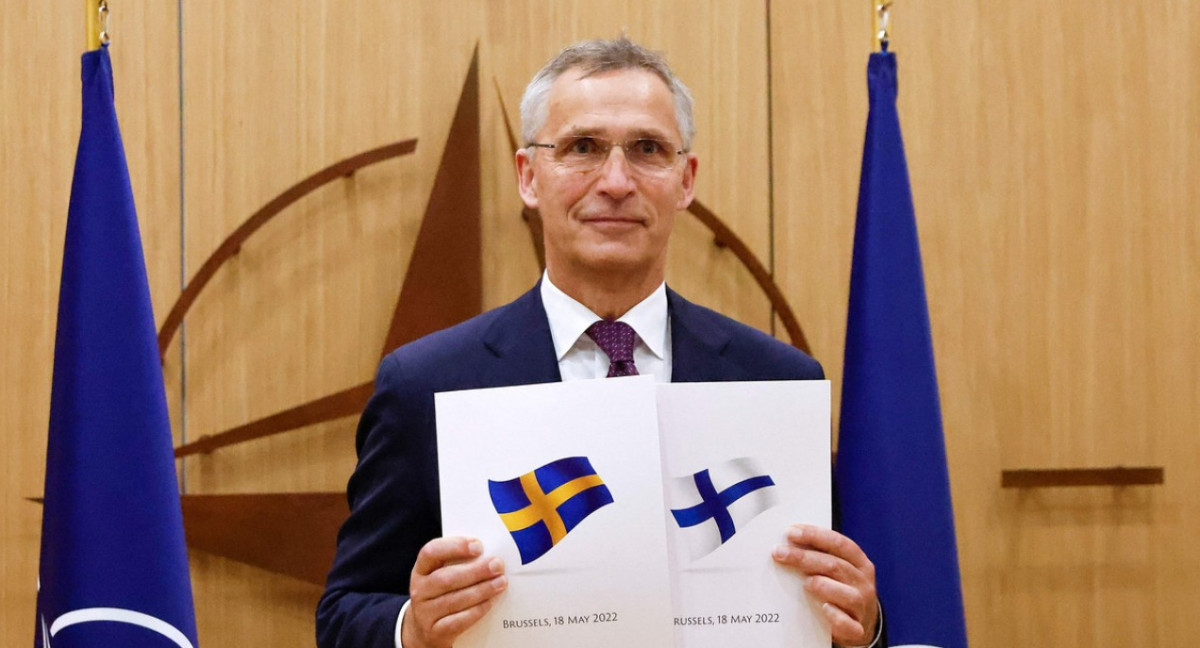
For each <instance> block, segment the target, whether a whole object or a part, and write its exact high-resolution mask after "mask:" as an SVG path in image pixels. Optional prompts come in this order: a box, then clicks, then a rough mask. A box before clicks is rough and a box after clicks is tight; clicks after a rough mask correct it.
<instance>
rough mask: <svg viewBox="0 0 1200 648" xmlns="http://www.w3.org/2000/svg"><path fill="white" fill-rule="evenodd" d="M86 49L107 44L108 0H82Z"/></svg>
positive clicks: (89, 49) (98, 47)
mask: <svg viewBox="0 0 1200 648" xmlns="http://www.w3.org/2000/svg"><path fill="white" fill-rule="evenodd" d="M83 4H84V11H83V16H84V19H83V26H84V30H85V37H86V40H85V43H86V46H87V51H89V52H90V51H92V50H95V49H100V46H101V45H106V44H108V0H83Z"/></svg>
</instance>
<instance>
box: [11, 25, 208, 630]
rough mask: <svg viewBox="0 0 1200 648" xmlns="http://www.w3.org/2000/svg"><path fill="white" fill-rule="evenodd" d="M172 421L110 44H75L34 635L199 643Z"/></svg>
mask: <svg viewBox="0 0 1200 648" xmlns="http://www.w3.org/2000/svg"><path fill="white" fill-rule="evenodd" d="M171 446H172V440H171V428H170V422H169V418H168V415H167V406H166V397H165V394H164V389H163V377H162V368H161V366H160V365H159V358H158V348H157V345H156V343H155V336H154V314H153V312H152V311H151V308H150V291H149V286H148V284H147V281H146V266H145V261H144V260H143V258H142V243H141V237H140V236H139V234H138V225H137V215H136V213H135V212H134V208H133V193H132V190H131V189H130V185H129V170H128V168H127V167H126V165H125V154H124V150H123V148H122V144H121V134H120V132H119V130H118V127H117V116H116V111H115V109H114V105H113V85H112V67H111V64H110V61H109V56H108V51H107V50H106V49H103V48H102V49H99V50H96V51H92V52H88V53H86V54H84V55H83V126H82V132H81V134H80V137H79V151H78V153H77V154H76V158H75V179H74V185H73V186H72V189H71V203H70V213H69V215H68V217H67V236H66V245H65V249H64V252H63V270H62V285H61V288H60V293H59V303H58V332H57V337H56V339H55V346H54V384H53V390H52V392H51V399H50V435H49V442H48V444H47V451H46V490H45V509H44V512H43V518H42V549H41V551H42V555H41V565H40V566H39V579H38V581H39V582H38V588H39V591H38V603H37V621H36V631H35V643H34V645H35V646H42V647H43V648H51V646H53V647H54V648H71V647H73V646H89V647H91V646H126V647H129V646H132V647H134V648H165V647H170V646H180V647H182V648H191V647H192V646H195V645H196V621H195V613H194V611H193V608H192V589H191V581H190V580H189V577H188V561H187V549H186V547H185V545H184V536H183V519H182V516H181V514H180V508H179V490H178V486H177V484H176V478H175V460H174V458H173V456H172V447H171Z"/></svg>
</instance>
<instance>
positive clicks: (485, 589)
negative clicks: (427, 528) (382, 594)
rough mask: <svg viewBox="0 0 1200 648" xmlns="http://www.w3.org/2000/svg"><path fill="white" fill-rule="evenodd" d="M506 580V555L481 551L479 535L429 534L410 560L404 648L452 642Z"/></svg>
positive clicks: (446, 647) (443, 646)
mask: <svg viewBox="0 0 1200 648" xmlns="http://www.w3.org/2000/svg"><path fill="white" fill-rule="evenodd" d="M507 586H508V578H507V577H506V576H505V575H504V561H502V560H500V559H499V558H488V557H485V556H483V545H482V544H481V543H480V542H479V541H478V540H474V539H471V538H435V539H433V540H430V541H429V542H427V543H425V546H424V547H421V552H420V553H419V554H417V564H415V565H413V570H412V577H411V580H410V581H409V586H408V591H409V593H410V594H411V601H410V603H409V605H408V611H407V612H405V613H404V620H403V621H402V622H401V627H400V640H401V642H402V643H403V644H404V646H405V648H450V646H452V645H453V644H454V640H455V639H457V638H458V635H460V634H462V633H463V632H464V631H466V629H467V628H470V627H471V626H472V625H474V624H475V622H476V621H478V620H479V619H480V618H482V617H483V615H485V614H487V612H488V610H490V609H492V602H493V597H495V596H496V595H497V594H499V593H500V592H503V591H504V589H505V588H506V587H507Z"/></svg>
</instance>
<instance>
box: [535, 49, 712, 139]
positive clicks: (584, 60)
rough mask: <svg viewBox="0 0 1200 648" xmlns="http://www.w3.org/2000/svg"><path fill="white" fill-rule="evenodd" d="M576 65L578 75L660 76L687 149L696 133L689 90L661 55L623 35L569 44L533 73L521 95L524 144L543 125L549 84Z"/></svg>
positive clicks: (546, 115)
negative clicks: (618, 72)
mask: <svg viewBox="0 0 1200 648" xmlns="http://www.w3.org/2000/svg"><path fill="white" fill-rule="evenodd" d="M576 68H577V69H579V70H580V71H581V72H582V74H581V77H589V76H591V75H593V74H600V73H602V72H610V71H614V70H630V69H633V70H645V71H647V72H650V73H652V74H654V75H655V76H657V77H658V78H660V79H662V81H663V83H665V84H667V88H669V89H670V90H671V95H672V96H673V97H674V99H675V121H676V122H677V125H678V126H679V134H680V135H681V136H682V137H683V149H684V150H685V151H687V150H691V148H692V139H693V138H694V137H695V136H696V122H695V120H694V119H693V117H692V93H691V91H690V90H688V89H687V86H685V85H683V82H682V81H680V80H679V77H677V76H675V73H674V72H672V71H671V67H670V66H669V65H667V60H666V59H665V58H663V56H662V55H661V54H659V53H658V52H654V51H651V50H648V49H646V48H645V47H642V46H641V45H638V44H637V43H635V42H633V41H631V40H629V39H628V38H626V37H625V36H622V37H621V38H618V39H616V40H587V41H581V42H579V43H575V44H574V45H569V46H567V47H565V48H563V50H562V51H561V52H559V53H558V55H556V56H555V57H554V58H552V59H550V62H549V63H547V64H546V65H545V67H543V68H542V69H541V70H539V71H538V73H537V74H536V75H534V77H533V80H532V81H530V82H529V85H528V86H526V87H525V94H524V95H523V96H522V97H521V137H522V138H524V140H525V142H526V143H529V142H532V141H534V139H535V138H536V137H537V134H538V131H540V130H542V127H543V126H545V125H546V119H547V118H548V114H547V113H548V111H549V108H548V107H547V102H548V100H549V96H550V87H551V86H553V85H554V82H555V81H557V80H558V77H560V76H562V74H563V73H564V72H566V71H567V70H572V69H576Z"/></svg>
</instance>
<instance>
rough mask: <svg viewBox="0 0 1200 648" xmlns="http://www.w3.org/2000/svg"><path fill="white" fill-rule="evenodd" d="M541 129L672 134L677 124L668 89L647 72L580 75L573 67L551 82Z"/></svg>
mask: <svg viewBox="0 0 1200 648" xmlns="http://www.w3.org/2000/svg"><path fill="white" fill-rule="evenodd" d="M543 132H544V133H547V134H549V135H552V136H558V135H566V134H570V133H576V132H578V133H591V134H607V135H612V136H626V135H658V136H660V137H668V138H671V139H677V138H678V137H679V126H678V124H677V123H676V119H675V100H674V97H673V96H672V95H671V90H670V88H668V87H667V84H666V83H664V82H663V80H662V79H660V78H659V77H658V75H656V74H654V73H653V72H649V71H646V70H640V69H627V70H612V71H608V72H600V73H597V74H592V75H589V76H586V77H585V76H583V75H582V73H581V71H580V70H579V69H577V68H576V69H571V70H567V71H566V72H564V73H563V74H562V75H560V76H559V77H558V79H556V80H555V81H554V85H553V86H551V88H550V95H549V98H548V101H547V113H546V125H545V127H544V129H543Z"/></svg>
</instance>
